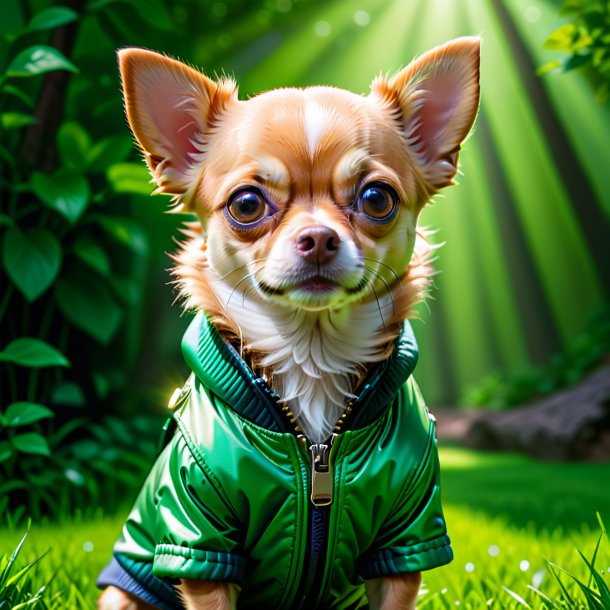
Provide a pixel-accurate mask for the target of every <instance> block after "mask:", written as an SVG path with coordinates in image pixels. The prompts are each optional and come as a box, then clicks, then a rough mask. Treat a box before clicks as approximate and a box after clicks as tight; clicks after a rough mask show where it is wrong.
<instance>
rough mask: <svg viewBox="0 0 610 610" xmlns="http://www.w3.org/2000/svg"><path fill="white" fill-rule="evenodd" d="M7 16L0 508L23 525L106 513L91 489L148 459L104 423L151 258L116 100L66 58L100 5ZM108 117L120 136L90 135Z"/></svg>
mask: <svg viewBox="0 0 610 610" xmlns="http://www.w3.org/2000/svg"><path fill="white" fill-rule="evenodd" d="M8 4H9V6H3V15H4V16H3V18H2V26H0V67H1V68H0V96H1V97H0V129H1V130H2V140H1V143H0V159H1V160H0V285H2V287H3V290H2V294H1V296H0V324H1V328H2V334H1V336H0V387H1V388H2V391H1V395H0V480H1V481H2V484H1V485H0V498H2V501H3V503H4V504H5V506H4V509H6V504H8V505H9V506H10V507H11V508H12V509H14V508H16V507H17V506H18V505H23V506H25V507H27V509H28V510H29V511H31V512H32V513H33V514H34V515H38V514H40V513H41V512H44V511H47V510H51V511H55V510H59V506H60V505H64V506H74V505H76V504H78V502H81V501H88V502H91V501H101V502H106V503H107V504H108V505H109V506H112V505H113V504H114V498H113V497H111V496H112V494H110V496H108V495H107V494H106V493H104V494H100V493H99V488H98V487H99V486H98V483H97V479H99V476H101V475H103V476H104V477H105V478H106V479H110V483H109V486H110V488H111V489H112V487H113V481H114V484H115V486H116V485H118V484H119V483H121V484H125V483H126V482H127V480H128V479H129V481H131V482H133V479H139V478H140V476H141V472H142V470H143V468H144V466H143V463H142V462H146V464H148V463H149V462H150V460H151V459H152V454H153V453H154V450H153V451H151V449H150V447H149V446H148V444H147V443H142V442H141V440H140V439H141V438H142V434H141V432H142V431H141V430H140V431H139V432H137V431H136V430H135V429H132V428H134V427H137V426H138V425H141V422H139V423H138V421H135V422H133V424H129V425H127V424H125V425H124V426H122V429H123V431H124V433H125V435H127V437H128V439H127V442H125V443H122V442H120V441H119V442H118V443H115V444H114V445H113V443H110V442H108V439H104V434H106V432H105V431H110V430H113V435H114V437H115V439H116V438H120V437H119V436H118V434H117V433H116V430H115V429H116V428H117V426H116V425H115V423H114V421H113V420H112V419H108V418H104V413H108V412H109V411H111V410H112V405H113V403H116V402H117V398H116V397H117V395H119V394H120V392H121V390H123V388H124V387H125V384H126V379H127V375H128V373H129V371H130V367H131V366H132V364H133V362H134V360H135V358H134V356H135V353H136V350H135V348H136V347H137V345H138V343H139V339H138V336H139V335H138V333H139V324H140V323H141V322H140V320H139V318H140V317H141V316H140V315H139V312H140V308H141V306H142V299H143V294H142V291H143V285H144V277H145V273H146V267H147V259H148V240H147V236H146V234H145V232H144V231H143V229H142V228H141V227H140V226H139V224H138V223H137V222H135V221H134V220H133V219H132V218H131V217H130V215H129V212H128V210H129V207H130V200H137V197H140V198H141V197H143V196H147V195H148V194H149V193H150V191H151V186H150V184H149V177H148V174H147V172H146V169H145V168H144V166H143V164H142V163H141V162H139V161H137V160H135V159H134V160H133V161H132V160H130V159H131V157H132V156H133V147H132V143H131V138H130V136H129V134H128V132H127V129H126V128H125V127H124V123H123V121H122V107H121V100H120V96H119V95H118V92H117V90H116V88H115V87H106V90H104V88H103V87H100V84H99V83H100V81H98V80H97V79H92V78H90V77H89V75H81V74H80V72H79V68H78V66H77V65H75V64H74V63H73V59H72V56H71V53H72V49H73V43H74V38H75V36H76V33H77V31H78V28H80V27H81V26H82V24H83V23H85V22H87V20H91V19H94V18H95V19H97V18H100V16H101V14H102V13H103V12H104V11H105V10H106V8H107V7H105V5H106V4H108V3H105V2H99V1H98V2H90V3H89V4H88V5H87V12H86V13H85V6H84V2H80V1H78V0H74V1H72V2H71V6H73V7H74V8H69V7H67V6H51V7H48V6H46V3H44V2H34V3H32V4H33V5H35V6H36V7H37V10H36V12H34V14H32V15H31V16H29V18H27V19H26V14H27V10H26V9H27V5H28V3H25V2H18V1H17V0H10V1H9V2H8ZM7 14H8V15H9V16H10V18H8V17H7ZM48 43H51V44H48ZM109 59H110V61H111V62H113V61H114V58H113V57H112V54H110V57H109ZM112 67H113V69H115V67H114V64H113V66H112ZM70 76H72V77H74V81H73V82H72V83H70ZM108 80H109V81H110V82H112V81H113V78H111V77H110V76H108ZM69 85H70V86H71V88H70V89H68V86H69ZM104 95H106V96H108V98H107V99H104ZM35 100H37V101H35ZM66 100H68V103H66V104H65V106H64V105H63V104H64V102H65V101H66ZM91 100H95V105H94V106H95V107H92V104H91ZM109 105H110V106H111V107H112V108H113V112H114V113H115V114H116V116H117V117H120V118H121V120H117V121H115V123H116V125H117V128H116V129H117V131H116V132H110V133H108V132H105V133H104V132H99V131H97V128H96V114H95V113H96V112H99V109H100V108H101V109H102V110H104V109H105V110H104V111H108V108H109ZM83 107H88V110H87V114H85V113H82V112H81V111H80V109H81V108H83ZM64 114H65V117H64ZM87 117H88V118H87ZM83 118H86V120H88V121H89V123H90V126H89V127H88V128H86V127H85V126H84V124H83V122H82V121H83ZM96 131H97V133H95V132H96ZM127 322H129V324H127ZM91 421H93V422H97V423H96V424H95V425H94V426H93V427H92V428H90V429H89V428H88V426H89V423H90V422H91ZM149 427H150V426H149ZM155 436H156V434H153V435H152V438H155ZM113 451H114V453H113ZM119 454H120V455H119ZM126 464H131V469H132V471H133V474H129V473H128V471H127V470H126V466H125V465H126ZM1 511H2V508H0V512H1Z"/></svg>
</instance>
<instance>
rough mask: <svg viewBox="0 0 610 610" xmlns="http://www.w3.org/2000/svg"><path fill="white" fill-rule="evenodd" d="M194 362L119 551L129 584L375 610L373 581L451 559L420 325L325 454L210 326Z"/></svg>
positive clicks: (243, 601) (253, 601)
mask: <svg viewBox="0 0 610 610" xmlns="http://www.w3.org/2000/svg"><path fill="white" fill-rule="evenodd" d="M183 351H184V354H185V358H186V361H187V363H188V364H189V366H190V367H191V369H192V371H193V375H191V377H190V378H189V380H188V381H187V383H186V385H185V386H184V388H183V389H182V390H181V392H180V396H179V398H178V401H177V403H176V404H175V407H174V413H173V425H174V427H175V432H174V433H173V436H171V439H170V440H169V442H168V444H167V445H166V446H165V448H164V450H163V452H162V453H161V455H160V456H159V458H158V460H157V462H156V464H155V466H154V468H153V470H152V472H151V473H150V476H149V477H148V479H147V481H146V482H145V484H144V487H143V489H142V491H141V492H140V495H139V497H138V499H137V500H136V503H135V506H134V508H133V510H132V512H131V514H130V515H129V517H128V519H127V522H126V524H125V526H124V528H123V532H122V535H121V537H120V539H119V541H118V542H117V543H116V546H115V557H116V559H117V560H118V561H119V563H120V564H121V566H123V568H124V569H125V570H127V571H128V572H129V573H130V574H132V575H133V576H134V577H136V578H138V579H140V580H142V581H146V582H149V581H150V580H151V578H150V573H151V571H152V574H153V575H154V577H156V579H153V580H158V579H160V580H158V583H164V584H165V583H167V582H169V583H172V582H176V579H180V578H192V579H201V580H219V581H228V582H234V583H238V584H239V585H240V586H241V588H242V591H241V594H240V598H239V602H238V606H239V608H259V607H273V608H276V609H278V610H279V609H293V608H294V609H297V608H306V609H307V610H309V609H311V608H316V607H320V608H338V609H347V608H364V607H366V598H365V595H364V579H365V578H366V579H368V578H375V577H378V576H384V575H389V574H397V573H401V572H414V571H419V570H427V569H430V568H434V567H436V566H440V565H443V564H445V563H448V562H449V561H451V559H452V557H453V554H452V550H451V547H450V542H449V538H448V536H447V532H446V527H445V522H444V519H443V514H442V510H441V501H440V491H439V468H438V457H437V449H436V439H435V433H434V424H433V418H432V416H431V415H430V414H429V412H428V409H427V408H426V406H425V404H424V402H423V400H422V398H421V395H420V393H419V391H418V389H417V386H416V384H415V382H414V381H413V379H412V377H411V372H412V370H413V368H414V367H415V363H416V361H417V346H416V343H415V339H414V337H413V334H412V331H411V328H410V326H409V325H408V324H406V325H405V327H404V329H403V332H402V333H401V336H400V337H399V338H398V339H397V342H396V346H395V349H394V351H393V354H392V356H391V358H390V359H389V360H388V361H386V362H384V363H381V364H380V365H378V366H376V367H375V368H374V370H373V371H372V372H371V374H370V375H369V378H368V380H366V382H365V383H364V384H363V387H362V389H361V391H360V394H359V396H358V397H357V398H356V399H354V400H353V401H352V403H351V405H350V406H351V408H350V412H349V413H348V415H347V417H346V418H345V422H344V423H343V424H342V428H343V429H342V430H341V431H340V432H339V433H337V434H336V435H334V436H333V438H332V439H331V440H330V441H329V442H327V443H326V444H324V445H313V444H311V443H310V442H309V441H308V440H307V439H306V438H305V437H304V436H303V435H298V434H297V433H296V432H295V431H294V427H293V426H292V425H291V424H290V422H289V421H288V419H287V417H286V416H285V415H284V414H283V412H282V409H281V408H280V407H279V406H278V404H277V396H275V395H274V394H273V392H272V391H271V390H270V388H269V387H268V386H267V385H266V384H265V383H264V381H263V380H262V379H259V378H256V377H255V376H254V374H253V373H252V371H251V369H249V368H248V367H247V366H246V365H245V363H244V362H243V361H242V360H241V359H240V358H239V356H238V355H237V353H236V351H235V350H234V349H233V348H232V347H231V346H230V345H228V344H227V343H225V342H224V341H223V340H222V338H221V337H220V336H219V334H218V333H217V332H216V330H215V329H214V328H213V327H212V326H211V324H210V323H209V322H208V320H207V318H206V317H205V316H204V315H203V314H198V315H197V316H196V318H195V319H194V320H193V322H192V324H191V326H190V327H189V329H188V331H187V333H186V335H185V338H184V341H183ZM312 479H313V480H312ZM165 586H167V585H165Z"/></svg>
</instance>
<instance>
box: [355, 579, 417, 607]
mask: <svg viewBox="0 0 610 610" xmlns="http://www.w3.org/2000/svg"><path fill="white" fill-rule="evenodd" d="M420 586H421V572H412V573H406V574H397V575H396V576H384V577H382V578H374V579H372V580H367V581H366V582H365V587H366V595H367V597H368V599H369V608H370V609H371V610H415V604H416V602H417V594H418V593H419V588H420Z"/></svg>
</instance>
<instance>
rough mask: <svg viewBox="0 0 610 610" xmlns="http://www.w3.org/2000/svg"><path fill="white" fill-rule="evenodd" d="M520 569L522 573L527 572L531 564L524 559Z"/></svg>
mask: <svg viewBox="0 0 610 610" xmlns="http://www.w3.org/2000/svg"><path fill="white" fill-rule="evenodd" d="M519 569H520V570H521V571H522V572H527V571H528V570H529V569H530V562H529V561H528V560H527V559H523V560H522V561H521V563H520V564H519Z"/></svg>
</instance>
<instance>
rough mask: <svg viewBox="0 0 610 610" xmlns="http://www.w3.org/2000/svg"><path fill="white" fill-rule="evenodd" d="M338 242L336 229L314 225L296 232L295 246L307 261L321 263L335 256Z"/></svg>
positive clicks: (339, 240) (339, 241)
mask: <svg viewBox="0 0 610 610" xmlns="http://www.w3.org/2000/svg"><path fill="white" fill-rule="evenodd" d="M340 243H341V239H340V238H339V235H338V234H337V232H336V231H334V230H333V229H330V228H329V227H324V226H322V225H315V226H313V227H312V226H310V227H306V228H305V229H303V230H302V231H301V232H300V233H299V234H298V236H297V239H296V244H295V247H296V250H297V252H298V253H299V254H300V255H301V256H302V257H303V258H304V259H305V260H306V261H307V262H308V263H313V264H318V265H323V264H324V263H328V262H329V261H331V260H332V259H333V258H335V256H336V254H337V251H338V250H339V244H340Z"/></svg>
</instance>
